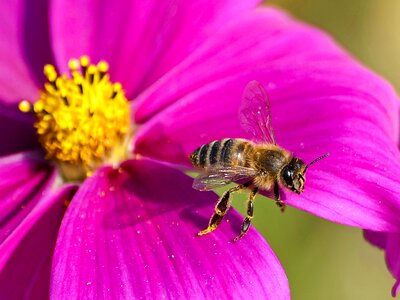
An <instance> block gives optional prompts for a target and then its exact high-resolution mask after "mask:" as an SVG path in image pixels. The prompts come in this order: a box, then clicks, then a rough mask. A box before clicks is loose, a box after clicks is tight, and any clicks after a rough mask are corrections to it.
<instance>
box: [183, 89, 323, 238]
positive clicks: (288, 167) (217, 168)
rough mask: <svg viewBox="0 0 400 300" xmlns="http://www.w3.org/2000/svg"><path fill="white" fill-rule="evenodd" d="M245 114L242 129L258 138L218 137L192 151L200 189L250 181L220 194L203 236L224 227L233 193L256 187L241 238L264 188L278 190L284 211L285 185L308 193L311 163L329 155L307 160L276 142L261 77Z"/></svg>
mask: <svg viewBox="0 0 400 300" xmlns="http://www.w3.org/2000/svg"><path fill="white" fill-rule="evenodd" d="M239 119H240V124H241V126H242V128H243V129H244V130H245V131H246V132H247V133H248V134H250V135H251V136H252V137H253V139H252V141H250V140H246V139H233V138H226V139H222V140H217V141H213V142H211V143H208V144H204V145H202V146H201V147H199V148H197V149H196V150H195V151H194V152H193V153H192V154H191V155H190V160H191V162H192V164H193V166H194V167H196V168H197V169H198V170H200V175H199V176H198V177H197V178H195V180H194V182H193V188H195V189H196V190H200V191H208V190H212V189H214V188H217V187H220V186H223V185H226V184H228V183H231V182H244V183H242V184H238V185H237V186H235V187H232V188H230V189H229V190H227V191H226V192H225V193H224V194H223V195H222V196H221V197H220V198H219V200H218V202H217V204H216V205H215V213H214V214H213V215H212V217H211V218H210V221H209V224H208V227H207V229H205V230H203V231H200V232H199V233H198V235H204V234H207V233H209V232H211V231H213V230H215V229H216V228H217V227H218V225H219V224H220V223H221V221H222V219H223V218H224V216H225V215H226V213H227V211H228V209H229V207H230V206H231V200H230V197H231V194H232V193H235V192H238V191H241V190H244V189H246V188H250V194H249V197H248V200H247V216H246V218H245V219H244V221H243V223H242V226H241V232H240V234H239V235H238V236H237V237H236V238H235V239H234V240H235V241H237V240H239V239H240V238H242V237H243V236H244V235H245V234H246V232H247V231H248V230H249V227H250V224H251V219H252V218H253V216H254V198H255V196H256V194H257V192H258V191H259V190H268V191H273V194H274V198H275V202H276V204H277V205H278V206H279V207H280V209H281V211H282V212H283V211H284V210H285V203H284V202H283V200H281V197H280V187H284V188H287V189H289V190H291V191H293V192H295V193H297V194H300V193H302V192H303V190H304V184H305V180H306V178H305V174H306V171H307V168H308V167H309V166H311V165H312V164H314V163H316V162H317V161H319V160H321V159H323V158H325V157H327V156H328V155H329V153H327V154H325V155H322V156H320V157H318V158H316V159H315V160H313V161H312V162H310V163H309V164H307V165H306V164H305V163H304V162H303V161H302V160H301V159H299V158H297V157H294V156H293V155H292V154H291V153H290V152H289V151H287V150H285V149H283V148H282V147H280V146H278V145H277V144H276V141H275V137H274V131H273V127H272V122H271V109H270V102H269V98H268V95H267V93H266V91H265V89H264V88H263V86H262V85H261V84H260V83H259V82H257V81H251V82H249V83H248V84H247V86H246V88H245V90H244V92H243V96H242V102H241V106H240V110H239Z"/></svg>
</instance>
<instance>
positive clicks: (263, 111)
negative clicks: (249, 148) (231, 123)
mask: <svg viewBox="0 0 400 300" xmlns="http://www.w3.org/2000/svg"><path fill="white" fill-rule="evenodd" d="M239 119H240V124H241V125H242V128H243V129H244V130H245V131H246V132H247V133H248V134H250V135H252V136H253V139H254V141H256V142H267V143H270V144H275V145H276V141H275V136H274V129H273V127H272V119H271V106H270V102H269V98H268V94H267V92H266V90H265V89H264V87H263V86H262V85H261V83H259V82H258V81H256V80H253V81H250V82H249V83H248V84H247V85H246V87H245V89H244V92H243V96H242V102H241V105H240V110H239Z"/></svg>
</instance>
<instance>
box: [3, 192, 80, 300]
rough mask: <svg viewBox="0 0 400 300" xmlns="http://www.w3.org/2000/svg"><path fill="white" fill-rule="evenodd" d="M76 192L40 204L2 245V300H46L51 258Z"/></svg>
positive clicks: (57, 195) (51, 197) (43, 199)
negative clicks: (67, 210)
mask: <svg viewBox="0 0 400 300" xmlns="http://www.w3.org/2000/svg"><path fill="white" fill-rule="evenodd" d="M74 190H75V188H74V187H73V186H64V187H63V188H62V189H60V190H59V191H57V192H56V193H54V194H53V195H48V196H47V197H44V198H42V199H41V200H40V202H39V203H38V204H37V206H36V207H35V208H34V209H32V211H31V212H30V213H29V214H28V215H27V216H26V218H25V219H24V220H23V221H22V222H21V224H20V225H19V226H18V227H17V228H16V229H15V230H14V232H13V233H12V234H11V235H10V236H9V237H8V238H7V240H5V242H3V243H2V244H1V245H0V252H1V256H0V294H1V298H2V299H46V298H48V296H49V283H50V269H51V258H52V255H53V250H54V245H55V242H56V237H57V232H58V229H59V226H60V223H61V219H62V217H63V214H64V210H65V206H64V201H66V200H68V199H71V197H72V193H73V192H74Z"/></svg>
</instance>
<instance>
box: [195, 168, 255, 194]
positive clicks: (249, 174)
mask: <svg viewBox="0 0 400 300" xmlns="http://www.w3.org/2000/svg"><path fill="white" fill-rule="evenodd" d="M256 175H257V172H256V170H254V169H252V168H246V167H239V166H233V167H225V166H224V167H211V168H208V169H206V170H205V171H204V172H202V173H200V175H199V176H198V177H196V178H195V179H194V181H193V188H194V189H196V190H199V191H210V190H213V189H215V188H218V187H221V186H224V185H226V184H228V183H231V182H236V181H241V180H244V179H250V178H253V177H254V176H256Z"/></svg>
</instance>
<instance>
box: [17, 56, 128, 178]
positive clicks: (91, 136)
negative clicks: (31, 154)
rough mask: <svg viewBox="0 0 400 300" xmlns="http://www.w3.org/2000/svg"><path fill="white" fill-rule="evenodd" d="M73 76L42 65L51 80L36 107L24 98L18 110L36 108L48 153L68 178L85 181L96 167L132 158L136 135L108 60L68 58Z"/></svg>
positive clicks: (40, 137) (37, 122) (36, 126)
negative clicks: (111, 78)
mask: <svg viewBox="0 0 400 300" xmlns="http://www.w3.org/2000/svg"><path fill="white" fill-rule="evenodd" d="M68 67H69V69H70V75H67V74H62V75H61V76H60V75H58V74H57V72H56V70H55V67H54V66H53V65H46V66H45V67H44V74H45V75H46V77H47V80H48V82H46V83H45V84H44V90H41V91H40V98H39V99H38V100H37V101H36V102H35V103H34V105H33V107H32V106H31V105H30V103H29V102H28V101H26V100H24V101H21V102H20V104H19V109H20V110H21V111H23V112H32V113H34V114H35V117H36V120H35V123H34V126H35V128H36V130H37V135H38V139H39V142H40V144H41V145H42V147H43V148H44V149H45V151H46V158H47V159H51V160H53V161H55V162H56V163H57V166H58V167H59V169H60V172H61V174H62V175H63V177H64V179H66V180H68V181H77V180H83V179H84V178H86V177H87V176H89V175H90V174H91V173H92V172H93V171H94V170H95V169H96V168H97V167H99V166H101V165H104V164H112V165H117V164H118V163H120V162H121V161H122V160H124V159H126V158H127V157H128V153H129V151H128V150H129V149H128V145H129V141H130V138H131V136H132V130H131V124H130V110H129V103H128V101H127V99H126V98H125V95H124V92H123V90H122V87H121V84H119V83H112V82H111V81H110V76H109V74H107V71H108V64H107V63H106V62H104V61H100V62H99V63H98V64H97V65H93V64H90V61H89V58H88V57H87V56H82V57H81V58H80V60H77V59H71V60H70V61H69V63H68Z"/></svg>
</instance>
